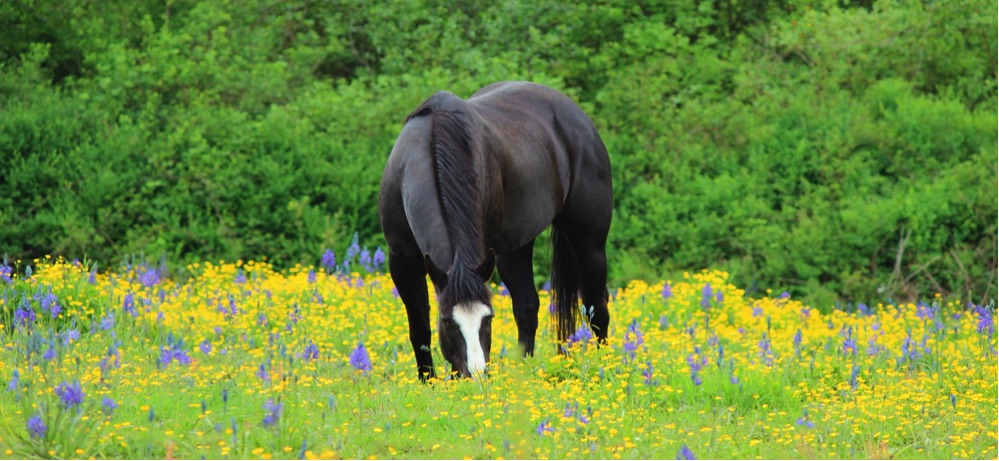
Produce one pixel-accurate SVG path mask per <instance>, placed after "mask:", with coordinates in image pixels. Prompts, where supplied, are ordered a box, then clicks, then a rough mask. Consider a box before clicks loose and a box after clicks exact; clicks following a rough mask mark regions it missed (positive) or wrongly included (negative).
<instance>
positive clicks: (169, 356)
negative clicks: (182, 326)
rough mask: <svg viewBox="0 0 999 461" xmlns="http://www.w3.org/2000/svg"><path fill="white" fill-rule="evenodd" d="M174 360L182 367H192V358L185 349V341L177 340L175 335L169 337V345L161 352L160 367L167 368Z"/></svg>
mask: <svg viewBox="0 0 999 461" xmlns="http://www.w3.org/2000/svg"><path fill="white" fill-rule="evenodd" d="M174 360H176V361H177V363H179V364H181V365H190V364H191V357H190V356H189V355H188V354H187V350H186V349H185V348H184V340H183V339H181V338H179V337H178V338H175V337H174V336H173V333H170V334H168V335H167V345H166V346H163V348H161V350H160V365H162V366H164V367H165V366H167V365H170V362H173V361H174Z"/></svg>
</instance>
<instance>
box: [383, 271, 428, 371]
mask: <svg viewBox="0 0 999 461" xmlns="http://www.w3.org/2000/svg"><path fill="white" fill-rule="evenodd" d="M389 272H390V273H391V274H392V281H393V282H394V283H395V288H396V290H397V291H398V292H399V297H400V298H402V303H403V304H405V305H406V315H407V317H409V341H410V342H411V343H412V344H413V354H414V355H416V370H417V373H418V374H419V377H420V381H426V380H427V379H429V378H435V377H436V376H437V374H436V373H435V372H434V359H433V356H432V355H431V353H430V339H431V336H430V302H429V299H428V293H427V279H426V276H427V269H426V266H424V264H423V258H421V257H405V256H402V255H396V254H393V253H390V254H389Z"/></svg>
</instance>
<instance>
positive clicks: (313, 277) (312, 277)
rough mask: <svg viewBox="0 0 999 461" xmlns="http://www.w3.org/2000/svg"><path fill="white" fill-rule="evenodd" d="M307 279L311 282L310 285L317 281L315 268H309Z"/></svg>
mask: <svg viewBox="0 0 999 461" xmlns="http://www.w3.org/2000/svg"><path fill="white" fill-rule="evenodd" d="M306 281H307V282H309V285H312V284H313V283H316V271H315V270H314V269H309V275H308V276H307V278H306Z"/></svg>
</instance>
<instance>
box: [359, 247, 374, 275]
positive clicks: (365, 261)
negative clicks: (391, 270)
mask: <svg viewBox="0 0 999 461" xmlns="http://www.w3.org/2000/svg"><path fill="white" fill-rule="evenodd" d="M360 263H361V267H363V268H364V270H366V271H368V272H374V271H375V268H374V267H371V252H370V251H368V249H367V248H365V249H364V250H362V251H361V259H360Z"/></svg>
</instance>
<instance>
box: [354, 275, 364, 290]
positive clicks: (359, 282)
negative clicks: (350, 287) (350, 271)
mask: <svg viewBox="0 0 999 461" xmlns="http://www.w3.org/2000/svg"><path fill="white" fill-rule="evenodd" d="M354 286H355V287H357V288H361V287H363V286H364V279H362V278H361V276H360V275H358V276H357V280H355V281H354Z"/></svg>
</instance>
